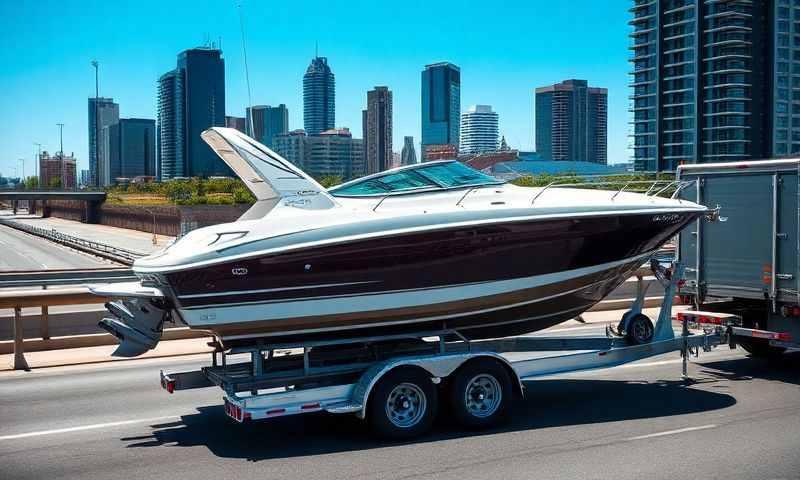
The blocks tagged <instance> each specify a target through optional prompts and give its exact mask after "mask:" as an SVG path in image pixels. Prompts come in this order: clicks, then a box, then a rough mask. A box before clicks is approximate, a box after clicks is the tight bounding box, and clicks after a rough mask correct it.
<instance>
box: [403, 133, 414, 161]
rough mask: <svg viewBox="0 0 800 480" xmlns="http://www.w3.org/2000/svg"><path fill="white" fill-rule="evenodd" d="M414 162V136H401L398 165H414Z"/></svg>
mask: <svg viewBox="0 0 800 480" xmlns="http://www.w3.org/2000/svg"><path fill="white" fill-rule="evenodd" d="M415 163H417V152H416V150H414V137H403V150H401V151H400V165H414V164H415Z"/></svg>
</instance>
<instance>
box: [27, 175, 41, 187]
mask: <svg viewBox="0 0 800 480" xmlns="http://www.w3.org/2000/svg"><path fill="white" fill-rule="evenodd" d="M37 188H39V177H34V176H30V177H28V178H26V179H25V190H36V189H37Z"/></svg>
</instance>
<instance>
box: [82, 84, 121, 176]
mask: <svg viewBox="0 0 800 480" xmlns="http://www.w3.org/2000/svg"><path fill="white" fill-rule="evenodd" d="M118 121H119V104H116V103H114V99H113V98H104V97H100V98H94V97H92V98H89V177H90V178H89V182H90V184H91V185H92V186H103V185H107V184H104V183H101V181H100V179H102V178H104V177H105V176H107V175H108V172H104V171H103V170H102V165H101V163H102V162H101V159H102V158H103V143H102V141H101V138H100V137H101V135H102V133H103V128H105V127H107V126H109V125H114V124H115V123H117V122H118Z"/></svg>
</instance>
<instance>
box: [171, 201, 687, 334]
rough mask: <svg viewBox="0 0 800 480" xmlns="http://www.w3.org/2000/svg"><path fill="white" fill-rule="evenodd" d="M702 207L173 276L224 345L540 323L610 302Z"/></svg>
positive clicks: (434, 237) (372, 246)
mask: <svg viewBox="0 0 800 480" xmlns="http://www.w3.org/2000/svg"><path fill="white" fill-rule="evenodd" d="M701 213H702V212H699V211H692V212H681V213H676V214H668V215H664V214H653V213H636V214H627V215H619V214H617V215H605V216H604V215H598V216H595V217H589V218H553V219H534V220H528V221H512V222H508V223H495V224H491V225H471V226H466V227H456V228H440V229H437V230H435V231H422V232H409V233H404V234H400V235H392V236H385V237H377V238H367V239H360V240H358V241H347V242H342V243H340V244H327V245H321V246H318V247H314V246H311V247H304V248H302V249H299V250H293V251H288V252H281V253H275V254H269V255H263V256H258V257H253V258H249V259H239V260H236V261H231V262H225V263H221V264H217V265H213V266H205V267H202V268H196V269H188V270H184V271H177V272H171V273H167V274H165V276H166V278H165V280H166V283H167V284H169V285H170V286H171V293H172V294H171V295H170V296H171V297H172V301H173V302H174V308H175V310H176V311H177V313H178V315H179V316H180V317H181V318H182V319H183V321H184V322H185V323H186V324H188V325H189V326H190V327H192V328H195V329H203V330H209V331H211V332H212V333H214V334H215V335H216V336H217V337H218V338H219V339H220V340H221V341H222V343H223V345H225V346H226V347H229V346H233V345H236V344H242V343H252V342H253V341H254V339H257V338H262V337H263V338H265V339H267V340H266V341H268V342H271V343H282V342H294V341H304V340H315V339H329V338H332V337H335V336H349V337H352V336H374V335H384V334H392V333H403V332H406V331H420V330H440V329H442V328H447V329H455V330H458V331H459V333H461V334H462V335H464V336H465V337H467V338H471V339H477V338H493V337H503V336H510V335H518V334H522V333H527V332H532V331H536V330H541V329H544V328H547V327H550V326H552V325H555V324H558V323H560V322H563V321H566V320H569V319H571V318H574V317H575V316H577V315H579V314H580V313H582V312H583V311H585V310H587V309H588V308H590V307H591V306H592V305H594V304H595V303H597V302H599V301H600V300H602V299H603V298H604V297H605V296H606V295H608V293H610V292H611V291H612V290H613V289H614V288H616V287H617V286H618V285H619V284H621V283H622V282H623V281H624V280H625V279H626V278H628V277H629V276H630V275H631V274H632V272H633V271H635V270H636V269H637V268H638V267H639V266H641V264H642V263H643V262H645V261H646V260H647V258H648V257H649V256H650V255H652V254H653V253H654V252H655V251H656V250H657V249H658V247H660V246H661V245H662V244H663V243H665V242H666V241H667V240H668V239H669V238H671V237H672V236H673V235H674V234H676V233H677V232H678V231H679V230H680V229H682V228H683V227H684V226H685V225H686V224H688V223H689V222H691V221H692V220H694V219H695V218H697V216H699V215H700V214H701Z"/></svg>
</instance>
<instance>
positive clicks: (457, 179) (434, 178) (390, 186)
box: [328, 161, 504, 197]
mask: <svg viewBox="0 0 800 480" xmlns="http://www.w3.org/2000/svg"><path fill="white" fill-rule="evenodd" d="M502 183H504V182H503V181H502V180H499V179H497V178H494V177H492V176H490V175H486V174H484V173H481V172H479V171H477V170H475V169H473V168H471V167H468V166H467V165H464V164H463V163H461V162H458V161H450V162H436V163H431V164H420V165H418V166H413V167H410V168H403V169H400V170H389V171H387V172H384V173H379V174H377V175H371V176H369V177H366V178H362V179H358V180H353V181H351V182H347V183H345V184H342V185H339V186H338V187H334V188H332V189H330V190H328V192H329V193H330V194H331V195H333V196H336V197H363V196H373V195H387V194H391V193H406V192H413V191H423V190H442V189H451V188H461V187H475V186H482V185H500V184H502Z"/></svg>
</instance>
